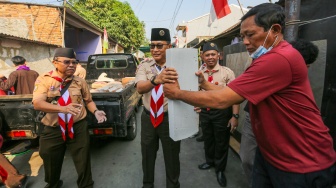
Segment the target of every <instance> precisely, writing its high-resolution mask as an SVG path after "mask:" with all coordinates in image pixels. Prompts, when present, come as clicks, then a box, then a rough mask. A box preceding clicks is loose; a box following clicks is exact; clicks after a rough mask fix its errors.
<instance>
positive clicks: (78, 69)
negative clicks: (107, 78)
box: [74, 65, 86, 79]
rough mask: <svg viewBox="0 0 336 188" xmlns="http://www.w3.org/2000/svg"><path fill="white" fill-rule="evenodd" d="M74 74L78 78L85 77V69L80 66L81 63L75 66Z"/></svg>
mask: <svg viewBox="0 0 336 188" xmlns="http://www.w3.org/2000/svg"><path fill="white" fill-rule="evenodd" d="M74 76H78V77H80V78H83V79H85V77H86V70H85V69H84V68H83V67H82V65H78V66H77V67H76V71H75V73H74Z"/></svg>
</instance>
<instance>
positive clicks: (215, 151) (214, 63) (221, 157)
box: [198, 42, 239, 187]
mask: <svg viewBox="0 0 336 188" xmlns="http://www.w3.org/2000/svg"><path fill="white" fill-rule="evenodd" d="M202 59H203V61H204V62H205V63H204V64H203V65H202V66H201V71H202V73H203V75H204V79H206V80H208V81H209V82H211V83H213V84H215V85H218V86H221V87H226V86H227V84H228V83H229V82H231V81H232V80H234V79H235V75H234V73H233V71H232V70H230V69H229V68H227V67H224V66H221V65H219V64H218V60H219V52H218V48H217V45H216V44H214V43H210V42H208V43H205V44H204V46H203V53H202ZM238 113H239V105H233V106H232V107H229V108H226V109H212V108H201V113H200V123H201V127H202V130H203V131H202V132H203V138H204V150H205V160H206V162H205V163H203V164H201V165H199V166H198V168H199V169H200V170H207V169H210V168H211V167H213V166H214V167H215V169H216V174H217V181H218V183H219V185H220V186H222V187H225V186H226V178H225V174H224V171H225V168H226V164H227V158H228V153H229V141H230V131H234V130H235V129H236V127H237V126H238V118H239V115H238Z"/></svg>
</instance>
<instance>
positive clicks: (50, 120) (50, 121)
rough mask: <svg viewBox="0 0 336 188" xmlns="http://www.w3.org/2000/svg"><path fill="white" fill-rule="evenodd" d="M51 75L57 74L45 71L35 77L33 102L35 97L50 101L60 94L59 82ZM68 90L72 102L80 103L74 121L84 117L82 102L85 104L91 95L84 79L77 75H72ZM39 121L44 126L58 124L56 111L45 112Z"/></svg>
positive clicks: (84, 111) (89, 100) (88, 101)
mask: <svg viewBox="0 0 336 188" xmlns="http://www.w3.org/2000/svg"><path fill="white" fill-rule="evenodd" d="M53 76H58V74H57V72H56V71H52V72H48V73H45V74H43V75H41V76H39V77H38V78H37V80H36V82H35V88H34V92H33V103H34V101H35V100H37V99H42V100H44V101H47V102H51V100H52V99H54V97H56V96H61V93H60V90H59V89H60V85H61V83H60V82H59V81H57V80H55V79H54V78H52V77H53ZM58 77H59V76H58ZM67 80H70V79H67ZM68 91H69V93H70V97H71V101H72V103H78V104H82V107H81V108H82V109H81V112H80V113H79V114H77V115H76V116H73V117H74V122H75V123H76V122H78V121H80V120H82V119H84V118H85V117H86V114H87V112H86V109H85V105H84V102H85V104H88V103H90V102H92V96H91V93H90V89H89V87H88V85H87V83H86V81H85V80H84V79H82V78H79V77H78V76H74V77H73V80H72V82H71V84H70V86H69V88H68ZM41 122H42V123H43V124H44V125H46V126H59V124H58V113H47V114H46V115H45V116H44V118H43V119H42V120H41Z"/></svg>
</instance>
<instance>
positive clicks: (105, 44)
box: [103, 27, 108, 54]
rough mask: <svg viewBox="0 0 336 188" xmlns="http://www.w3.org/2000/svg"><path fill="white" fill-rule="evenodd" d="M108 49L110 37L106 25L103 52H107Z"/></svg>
mask: <svg viewBox="0 0 336 188" xmlns="http://www.w3.org/2000/svg"><path fill="white" fill-rule="evenodd" d="M107 49H108V39H107V32H106V28H105V27H104V39H103V54H106V52H107Z"/></svg>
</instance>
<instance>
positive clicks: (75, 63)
mask: <svg viewBox="0 0 336 188" xmlns="http://www.w3.org/2000/svg"><path fill="white" fill-rule="evenodd" d="M56 61H58V60H56ZM58 62H61V63H63V64H64V65H70V64H71V63H72V64H73V65H77V64H78V61H77V60H63V61H58Z"/></svg>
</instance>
